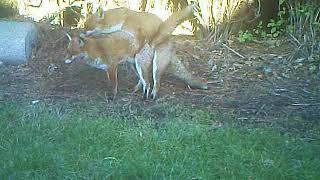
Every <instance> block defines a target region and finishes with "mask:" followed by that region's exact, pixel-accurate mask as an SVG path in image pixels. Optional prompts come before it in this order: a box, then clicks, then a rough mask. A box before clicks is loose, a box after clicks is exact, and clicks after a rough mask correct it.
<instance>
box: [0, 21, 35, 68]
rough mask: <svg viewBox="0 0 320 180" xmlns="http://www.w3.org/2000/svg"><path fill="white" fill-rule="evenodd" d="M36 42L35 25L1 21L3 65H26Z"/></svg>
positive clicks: (1, 59)
mask: <svg viewBox="0 0 320 180" xmlns="http://www.w3.org/2000/svg"><path fill="white" fill-rule="evenodd" d="M36 41H37V28H36V26H35V25H34V24H33V23H31V22H16V21H0V61H2V62H3V63H6V64H12V65H19V64H22V63H25V62H26V61H27V60H29V59H30V57H31V53H32V48H33V47H34V45H35V43H36Z"/></svg>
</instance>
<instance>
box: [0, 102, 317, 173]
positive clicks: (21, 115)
mask: <svg viewBox="0 0 320 180" xmlns="http://www.w3.org/2000/svg"><path fill="white" fill-rule="evenodd" d="M95 105H96V106H93V104H88V105H77V106H74V107H72V108H71V107H66V106H52V105H50V104H46V103H38V104H36V105H21V104H19V105H18V104H16V103H12V102H11V103H9V102H6V103H0V179H106V178H110V179H216V178H222V179H319V178H320V171H319V170H320V156H319V154H320V150H319V149H320V143H319V141H317V140H307V139H305V138H302V137H303V136H302V135H300V134H290V133H285V132H283V131H280V130H279V129H276V128H271V127H267V126H261V127H254V128H249V127H243V126H236V125H234V124H233V123H230V122H231V121H232V120H233V119H234V117H233V116H232V115H230V114H222V113H216V112H207V111H205V110H200V109H191V108H190V107H188V106H184V107H180V106H178V107H177V106H172V105H167V106H165V107H164V108H165V109H167V110H166V112H162V113H164V114H160V115H161V116H159V117H158V118H155V117H153V116H152V115H150V114H149V115H148V112H143V113H140V114H139V113H138V112H139V111H138V110H132V111H131V112H128V111H127V110H126V111H125V112H123V113H122V115H121V112H119V113H120V114H119V115H108V114H107V113H104V112H103V107H97V106H99V105H97V104H95ZM165 109H161V108H160V110H165ZM166 113H168V114H171V116H168V114H166ZM172 114H173V115H172ZM158 115H159V114H158ZM216 122H219V123H222V124H219V123H216ZM220 125H222V126H220ZM316 138H317V139H319V136H318V135H317V136H316Z"/></svg>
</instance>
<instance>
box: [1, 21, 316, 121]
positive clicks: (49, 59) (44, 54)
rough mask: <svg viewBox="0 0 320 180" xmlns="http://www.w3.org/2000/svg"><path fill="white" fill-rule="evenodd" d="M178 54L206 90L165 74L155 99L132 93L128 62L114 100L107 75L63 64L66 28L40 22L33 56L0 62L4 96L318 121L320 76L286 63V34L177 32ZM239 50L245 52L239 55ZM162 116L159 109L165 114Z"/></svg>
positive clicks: (288, 52)
mask: <svg viewBox="0 0 320 180" xmlns="http://www.w3.org/2000/svg"><path fill="white" fill-rule="evenodd" d="M175 40H176V48H177V53H178V56H179V57H180V58H181V59H183V62H184V63H185V64H186V65H187V67H188V69H190V71H192V72H193V73H194V74H195V75H197V76H200V77H202V78H203V79H205V80H207V81H208V83H209V90H197V89H190V88H189V87H188V86H186V85H185V84H184V83H183V82H181V81H180V80H179V79H177V78H176V77H174V76H173V75H171V74H170V73H167V74H166V75H165V76H164V77H163V78H162V84H161V89H160V92H159V96H158V99H157V100H155V101H152V100H144V99H143V98H142V95H141V93H133V92H132V91H133V87H134V86H135V84H136V82H137V79H136V77H135V75H134V73H133V72H132V71H131V70H130V68H129V66H128V65H126V64H123V65H121V66H120V68H119V78H120V79H119V83H120V85H119V93H118V97H117V99H116V100H114V101H112V100H109V97H110V95H111V92H112V91H111V86H110V83H109V82H108V80H107V78H106V73H105V72H103V71H100V70H97V69H94V68H91V67H89V66H87V65H85V64H84V63H81V62H75V63H71V64H65V63H64V60H65V56H66V47H67V44H68V39H67V37H66V36H65V35H64V31H63V30H62V29H59V28H51V27H50V26H45V25H43V26H41V27H40V33H39V42H38V46H37V47H36V48H35V50H34V53H33V56H32V59H31V60H29V61H28V63H27V64H24V65H20V66H8V65H0V87H1V88H0V102H1V101H7V100H19V101H20V100H21V101H22V100H23V101H30V103H31V102H32V101H35V100H39V101H52V102H54V101H58V100H69V101H86V100H88V99H95V100H97V101H105V102H108V104H109V105H111V106H112V104H115V105H114V108H117V107H119V105H127V104H128V103H134V104H135V106H141V107H142V108H148V107H149V106H152V105H155V104H157V103H161V102H165V101H174V102H176V103H177V102H178V103H182V104H186V105H191V106H193V107H197V108H204V109H208V110H210V111H222V112H232V113H233V114H235V116H236V117H237V120H238V121H239V122H240V123H258V122H261V121H265V119H270V117H272V119H277V118H284V117H299V118H303V119H305V120H306V121H307V122H308V123H310V124H317V123H319V121H318V119H319V117H320V83H319V82H320V80H319V79H320V78H319V77H314V76H311V75H309V74H308V73H304V72H300V71H298V70H295V69H294V68H293V67H292V66H291V65H290V63H289V62H288V57H290V55H291V53H292V46H290V43H288V41H287V40H286V39H282V40H279V41H278V42H277V43H276V44H277V45H276V46H273V45H270V44H268V43H258V42H255V43H245V44H239V43H236V42H232V41H229V42H228V46H224V45H223V44H221V43H218V44H213V43H211V42H204V41H197V40H193V39H192V38H186V37H175ZM236 53H239V54H240V55H242V56H244V57H245V58H241V57H240V56H239V55H237V54H236ZM160 114H161V113H160Z"/></svg>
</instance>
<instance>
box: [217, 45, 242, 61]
mask: <svg viewBox="0 0 320 180" xmlns="http://www.w3.org/2000/svg"><path fill="white" fill-rule="evenodd" d="M221 44H222V45H223V46H224V47H225V48H227V49H228V50H230V51H231V52H233V53H234V54H236V55H237V56H239V57H241V58H242V59H246V57H244V56H243V55H241V54H240V53H238V52H237V51H235V50H233V49H231V48H230V47H229V46H227V45H226V44H224V43H221Z"/></svg>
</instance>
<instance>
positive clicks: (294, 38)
mask: <svg viewBox="0 0 320 180" xmlns="http://www.w3.org/2000/svg"><path fill="white" fill-rule="evenodd" d="M289 35H290V37H291V38H292V39H293V40H294V41H295V42H297V43H298V44H299V46H301V43H300V41H299V40H298V39H297V38H296V37H294V36H293V35H292V34H291V33H289Z"/></svg>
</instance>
